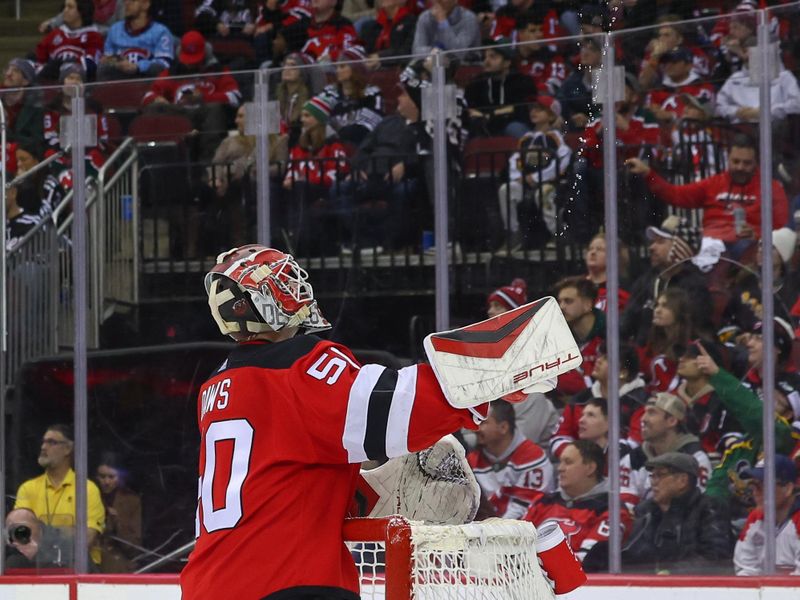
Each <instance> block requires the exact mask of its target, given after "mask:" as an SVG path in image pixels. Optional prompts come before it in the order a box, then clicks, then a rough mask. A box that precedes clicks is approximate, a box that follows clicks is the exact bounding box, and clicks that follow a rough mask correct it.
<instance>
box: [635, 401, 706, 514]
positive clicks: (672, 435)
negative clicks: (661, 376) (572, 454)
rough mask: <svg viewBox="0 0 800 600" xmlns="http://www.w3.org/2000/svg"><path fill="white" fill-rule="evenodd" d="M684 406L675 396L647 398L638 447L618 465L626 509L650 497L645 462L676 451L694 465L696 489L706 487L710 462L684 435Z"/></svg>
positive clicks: (690, 436)
mask: <svg viewBox="0 0 800 600" xmlns="http://www.w3.org/2000/svg"><path fill="white" fill-rule="evenodd" d="M687 412H688V407H687V406H686V403H685V402H684V401H683V400H681V399H680V398H679V397H678V396H676V395H674V394H670V393H668V392H658V393H656V394H654V395H653V396H651V397H650V399H649V400H648V401H647V404H646V405H645V408H644V415H642V444H641V445H640V446H638V447H637V448H634V449H633V450H632V451H631V452H630V453H629V454H628V455H627V456H625V457H624V458H623V459H622V461H621V462H620V473H621V477H622V480H623V485H622V487H621V489H620V497H621V498H622V500H623V502H625V504H626V505H628V506H629V507H630V508H633V507H634V506H635V505H636V504H638V503H639V502H640V501H642V500H646V499H648V498H650V497H652V493H651V490H650V484H651V478H650V476H649V472H648V468H647V463H648V462H649V461H652V460H654V459H656V458H658V457H660V456H662V455H664V454H666V453H668V452H680V453H682V454H686V455H688V456H690V457H693V458H694V460H695V461H696V462H697V465H698V469H697V475H696V476H697V486H698V487H699V488H700V490H701V491H704V490H705V488H706V482H707V481H708V475H709V473H711V461H710V460H709V458H708V455H707V454H706V453H705V452H704V451H703V448H702V446H701V444H700V440H699V439H698V437H697V436H696V435H693V434H691V433H688V430H687V428H686V416H687Z"/></svg>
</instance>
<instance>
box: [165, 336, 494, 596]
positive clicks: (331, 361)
mask: <svg viewBox="0 0 800 600" xmlns="http://www.w3.org/2000/svg"><path fill="white" fill-rule="evenodd" d="M478 411H479V412H480V413H481V414H485V412H486V406H485V405H484V406H482V407H478ZM197 416H198V422H199V428H200V467H199V479H198V508H197V513H196V532H195V533H196V536H197V543H196V546H195V549H194V551H193V552H192V554H191V556H190V557H189V562H188V564H187V566H186V567H185V568H184V570H183V572H182V573H181V588H182V592H183V600H206V599H209V600H210V599H214V600H217V599H219V598H235V599H236V600H261V599H263V598H278V597H284V596H285V595H290V594H291V593H292V591H297V590H296V588H300V587H302V588H304V590H303V591H304V592H309V593H311V592H313V593H316V594H320V595H324V596H325V597H328V598H337V597H339V598H343V599H352V600H355V599H356V597H357V594H358V591H359V582H358V573H357V571H356V568H355V565H354V563H353V559H352V558H351V555H350V553H349V552H348V550H347V548H346V546H345V545H344V543H343V540H342V522H343V519H344V518H345V515H346V514H347V511H348V508H349V506H350V505H351V500H352V499H353V495H354V491H355V488H356V483H357V480H358V476H359V463H361V462H362V461H366V460H368V459H382V458H386V457H395V456H401V455H404V454H407V453H409V452H415V451H418V450H421V449H424V448H426V447H429V446H431V445H432V444H434V443H435V442H436V441H437V440H438V439H439V438H441V437H442V436H444V435H446V434H448V433H451V432H453V431H455V430H457V429H459V428H461V427H468V428H470V429H475V428H476V424H475V421H474V420H473V416H472V413H471V412H470V411H468V410H460V409H455V408H452V407H451V406H450V405H449V404H448V403H447V401H446V400H445V398H444V395H443V394H442V392H441V389H440V388H439V385H438V383H437V381H436V378H435V376H434V374H433V371H432V370H431V368H430V367H429V366H427V365H414V366H411V367H406V368H403V369H400V370H399V371H397V370H393V369H388V368H385V367H382V366H379V365H364V366H363V367H362V366H359V364H358V363H357V362H356V360H355V359H354V358H353V356H352V354H351V353H350V351H349V350H347V349H346V348H344V347H342V346H339V345H336V344H334V343H331V342H328V341H323V340H321V339H320V338H317V337H315V336H298V337H295V338H292V339H290V340H286V341H283V342H279V343H275V344H272V343H265V342H250V343H242V344H239V345H238V346H237V347H236V348H235V349H234V350H233V351H232V352H231V354H230V356H229V357H228V359H227V360H226V361H225V363H223V365H222V366H221V367H220V368H219V369H218V371H217V372H216V373H214V375H213V376H212V377H211V378H210V379H209V380H208V381H206V383H204V384H203V386H202V387H201V390H200V394H199V398H198V407H197ZM273 595H274V596H273Z"/></svg>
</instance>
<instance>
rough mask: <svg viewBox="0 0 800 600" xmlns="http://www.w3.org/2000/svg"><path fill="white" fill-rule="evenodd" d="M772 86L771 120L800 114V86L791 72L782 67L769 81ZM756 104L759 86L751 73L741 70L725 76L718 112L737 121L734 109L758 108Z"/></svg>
mask: <svg viewBox="0 0 800 600" xmlns="http://www.w3.org/2000/svg"><path fill="white" fill-rule="evenodd" d="M771 87H772V89H771V93H770V109H771V110H770V112H771V114H772V118H773V119H785V118H786V116H787V115H792V114H800V87H798V85H797V79H795V77H794V75H792V74H791V72H789V71H787V70H786V69H782V70H781V71H780V72H779V73H778V77H776V78H775V79H773V80H772V86H771ZM759 103H760V100H759V88H758V85H757V84H756V83H753V82H752V81H751V80H750V72H749V71H748V70H747V69H742V70H741V71H737V72H736V73H734V74H733V75H731V76H730V77H728V79H727V80H726V81H725V84H724V85H723V86H722V89H720V91H719V93H718V94H717V115H718V116H720V117H725V118H727V119H730V121H731V122H732V123H740V122H741V119H739V118H738V117H737V116H736V111H737V110H739V109H740V108H744V107H748V108H755V107H758V105H759Z"/></svg>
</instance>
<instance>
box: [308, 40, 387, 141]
mask: <svg viewBox="0 0 800 600" xmlns="http://www.w3.org/2000/svg"><path fill="white" fill-rule="evenodd" d="M366 58H367V56H366V54H365V52H364V49H363V48H362V47H361V46H348V47H347V48H345V49H344V50H342V52H341V54H339V58H338V60H337V63H336V83H332V84H331V85H328V86H326V87H325V90H324V92H323V93H324V94H325V95H326V96H328V97H329V98H330V99H331V102H332V104H333V111H332V112H331V120H330V125H331V127H332V128H333V129H334V130H335V131H336V133H338V134H339V137H340V138H341V139H342V140H343V141H345V142H349V143H351V144H353V145H355V146H358V145H359V144H361V142H362V141H363V140H364V138H365V137H366V136H367V134H368V133H369V132H370V131H372V130H374V129H375V127H376V126H377V125H378V123H380V122H381V119H382V118H383V98H382V96H381V90H380V88H378V87H377V86H374V85H367V68H366V63H365V62H364V61H365V60H366Z"/></svg>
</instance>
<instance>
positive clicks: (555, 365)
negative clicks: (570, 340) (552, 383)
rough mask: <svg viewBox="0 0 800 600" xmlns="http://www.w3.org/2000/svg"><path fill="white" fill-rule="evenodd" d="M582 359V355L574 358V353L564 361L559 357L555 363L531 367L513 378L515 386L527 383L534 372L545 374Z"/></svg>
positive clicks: (544, 363)
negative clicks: (523, 382) (539, 370)
mask: <svg viewBox="0 0 800 600" xmlns="http://www.w3.org/2000/svg"><path fill="white" fill-rule="evenodd" d="M580 358H581V355H580V354H578V355H577V356H573V355H572V352H570V353H569V354H567V357H566V358H564V359H562V358H561V357H558V358H557V359H556V360H555V361H553V362H546V361H545V362H543V363H541V364H538V365H536V366H533V367H531V368H530V369H527V370H525V371H522V372H520V373H517V374H515V375H514V376H513V377H512V380H513V381H514V383H515V384H517V383H519V382H521V381H525V380H526V379H528V378H529V377H532V376H533V374H534V372H535V371H537V370H538V369H541V370H542V373H544V372H546V371H549V370H551V369H556V368H558V367H560V366H561V365H565V364H567V363H568V362H570V361H572V360H579V359H580Z"/></svg>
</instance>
